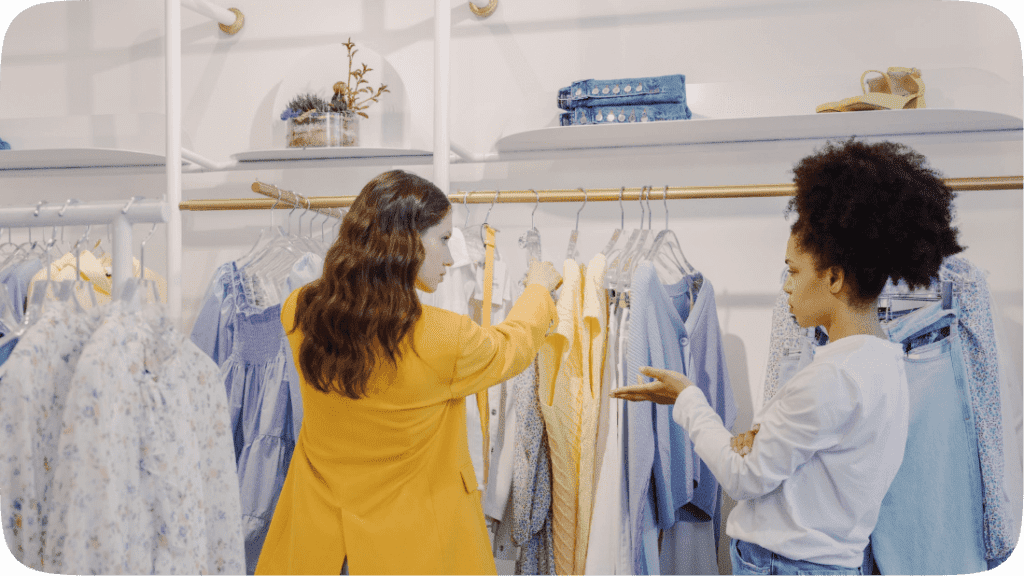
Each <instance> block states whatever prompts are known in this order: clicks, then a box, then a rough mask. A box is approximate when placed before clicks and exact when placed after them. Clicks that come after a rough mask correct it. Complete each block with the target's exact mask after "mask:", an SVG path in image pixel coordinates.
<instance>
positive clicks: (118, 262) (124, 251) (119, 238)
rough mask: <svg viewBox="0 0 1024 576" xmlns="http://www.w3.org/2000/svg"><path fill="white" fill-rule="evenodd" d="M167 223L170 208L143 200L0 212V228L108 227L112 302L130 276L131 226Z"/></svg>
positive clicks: (138, 198) (36, 206)
mask: <svg viewBox="0 0 1024 576" xmlns="http://www.w3.org/2000/svg"><path fill="white" fill-rule="evenodd" d="M170 219H171V206H170V205H169V204H167V203H166V202H162V201H160V200H145V199H143V198H142V197H135V198H131V199H130V200H128V201H127V202H124V201H116V202H111V201H106V202H79V203H74V200H68V201H67V202H65V203H64V204H46V203H43V202H40V203H38V204H36V205H34V206H19V207H11V208H0V228H37V227H49V226H93V225H104V226H108V225H109V226H110V229H111V235H112V237H113V246H112V250H111V252H112V260H113V262H112V266H111V267H112V270H111V272H112V274H111V276H112V279H111V280H112V282H113V286H112V290H111V296H113V297H115V298H116V297H117V296H119V295H120V294H121V290H122V289H123V288H124V286H125V284H126V283H127V281H128V279H129V278H131V276H132V224H142V223H154V224H155V223H158V222H169V221H170Z"/></svg>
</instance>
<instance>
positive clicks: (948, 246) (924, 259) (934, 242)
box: [786, 138, 964, 304]
mask: <svg viewBox="0 0 1024 576" xmlns="http://www.w3.org/2000/svg"><path fill="white" fill-rule="evenodd" d="M793 173H794V180H793V181H794V183H795V184H796V195H795V196H794V197H793V198H792V199H791V200H790V201H789V205H788V206H787V208H786V214H787V215H789V214H790V213H792V212H794V211H795V212H796V214H797V219H796V221H795V222H794V223H793V226H792V228H791V231H792V233H793V235H794V237H795V238H796V240H797V242H798V244H799V245H800V247H801V249H803V250H804V251H807V252H810V253H811V255H812V256H813V257H814V259H815V262H816V264H817V268H818V269H819V270H826V269H829V268H832V267H839V268H840V269H842V270H843V273H844V276H845V278H846V279H847V281H850V280H852V282H851V286H852V289H853V299H854V300H855V301H856V302H857V303H860V304H864V303H868V302H871V301H873V300H874V299H875V298H877V297H878V295H879V294H881V292H882V289H883V288H885V283H886V280H887V279H889V278H892V281H893V282H898V281H900V280H902V281H904V282H906V284H907V285H908V286H909V287H910V288H918V287H928V286H929V285H930V284H931V283H932V281H933V279H935V278H936V277H937V276H938V273H939V268H940V267H941V266H942V261H943V260H944V259H945V258H946V257H947V256H950V255H952V254H956V253H958V252H961V251H962V250H963V249H964V248H963V247H962V246H960V244H958V242H957V235H958V230H957V229H956V228H955V227H953V226H952V225H951V223H952V220H953V213H952V202H953V199H954V198H955V194H954V192H953V191H952V190H951V189H950V188H949V187H948V186H947V185H946V183H945V182H943V180H942V179H941V178H940V177H939V175H938V174H937V173H936V172H935V171H933V170H932V169H931V168H929V167H928V166H927V162H926V160H925V158H924V156H922V155H920V154H918V153H917V152H915V151H913V150H911V149H910V148H908V147H907V146H905V145H903V144H897V143H893V142H879V143H874V144H867V143H864V142H859V141H855V140H854V139H852V138H851V139H850V140H847V141H846V142H843V143H835V142H829V143H827V144H826V145H825V147H824V148H822V149H820V150H818V151H817V152H815V153H814V154H812V155H810V156H807V157H806V158H803V159H802V160H800V161H799V162H798V163H797V164H796V166H795V167H794V168H793Z"/></svg>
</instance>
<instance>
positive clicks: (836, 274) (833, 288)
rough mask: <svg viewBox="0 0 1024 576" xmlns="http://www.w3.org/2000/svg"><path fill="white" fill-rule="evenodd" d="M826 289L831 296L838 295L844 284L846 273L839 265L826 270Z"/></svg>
mask: <svg viewBox="0 0 1024 576" xmlns="http://www.w3.org/2000/svg"><path fill="white" fill-rule="evenodd" d="M827 278H828V291H829V292H830V293H832V295H833V296H838V295H839V293H840V292H842V291H843V287H844V286H845V285H846V273H845V272H843V269H842V268H840V267H839V266H832V267H831V268H829V269H828V272H827Z"/></svg>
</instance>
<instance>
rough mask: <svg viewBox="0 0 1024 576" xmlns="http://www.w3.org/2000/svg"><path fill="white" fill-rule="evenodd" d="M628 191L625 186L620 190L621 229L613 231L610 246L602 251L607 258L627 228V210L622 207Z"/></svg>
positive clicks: (609, 241)
mask: <svg viewBox="0 0 1024 576" xmlns="http://www.w3.org/2000/svg"><path fill="white" fill-rule="evenodd" d="M625 190H626V187H625V186H623V187H622V188H620V189H619V211H620V212H621V213H622V214H621V218H620V221H619V227H618V228H616V229H615V230H613V231H612V237H611V238H610V239H609V240H608V244H607V245H606V246H605V247H604V250H601V254H604V255H605V256H606V257H607V256H608V255H609V254H610V253H611V250H612V247H614V246H615V243H616V242H618V241H619V236H621V235H622V229H623V228H625V227H626V209H625V208H623V207H622V193H623V192H624V191H625Z"/></svg>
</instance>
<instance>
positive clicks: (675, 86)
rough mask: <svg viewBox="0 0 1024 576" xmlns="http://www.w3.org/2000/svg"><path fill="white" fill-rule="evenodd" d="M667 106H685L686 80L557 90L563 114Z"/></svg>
mask: <svg viewBox="0 0 1024 576" xmlns="http://www.w3.org/2000/svg"><path fill="white" fill-rule="evenodd" d="M666 102H678V103H682V104H683V106H684V107H685V106H686V77H685V76H683V75H682V74H671V75H669V76H648V77H644V78H621V79H616V80H594V79H590V80H578V81H576V82H573V83H572V85H570V86H566V87H565V88H560V89H559V90H558V107H559V108H561V109H562V110H574V109H576V108H580V107H586V108H593V107H596V106H628V105H631V104H660V103H666Z"/></svg>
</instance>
